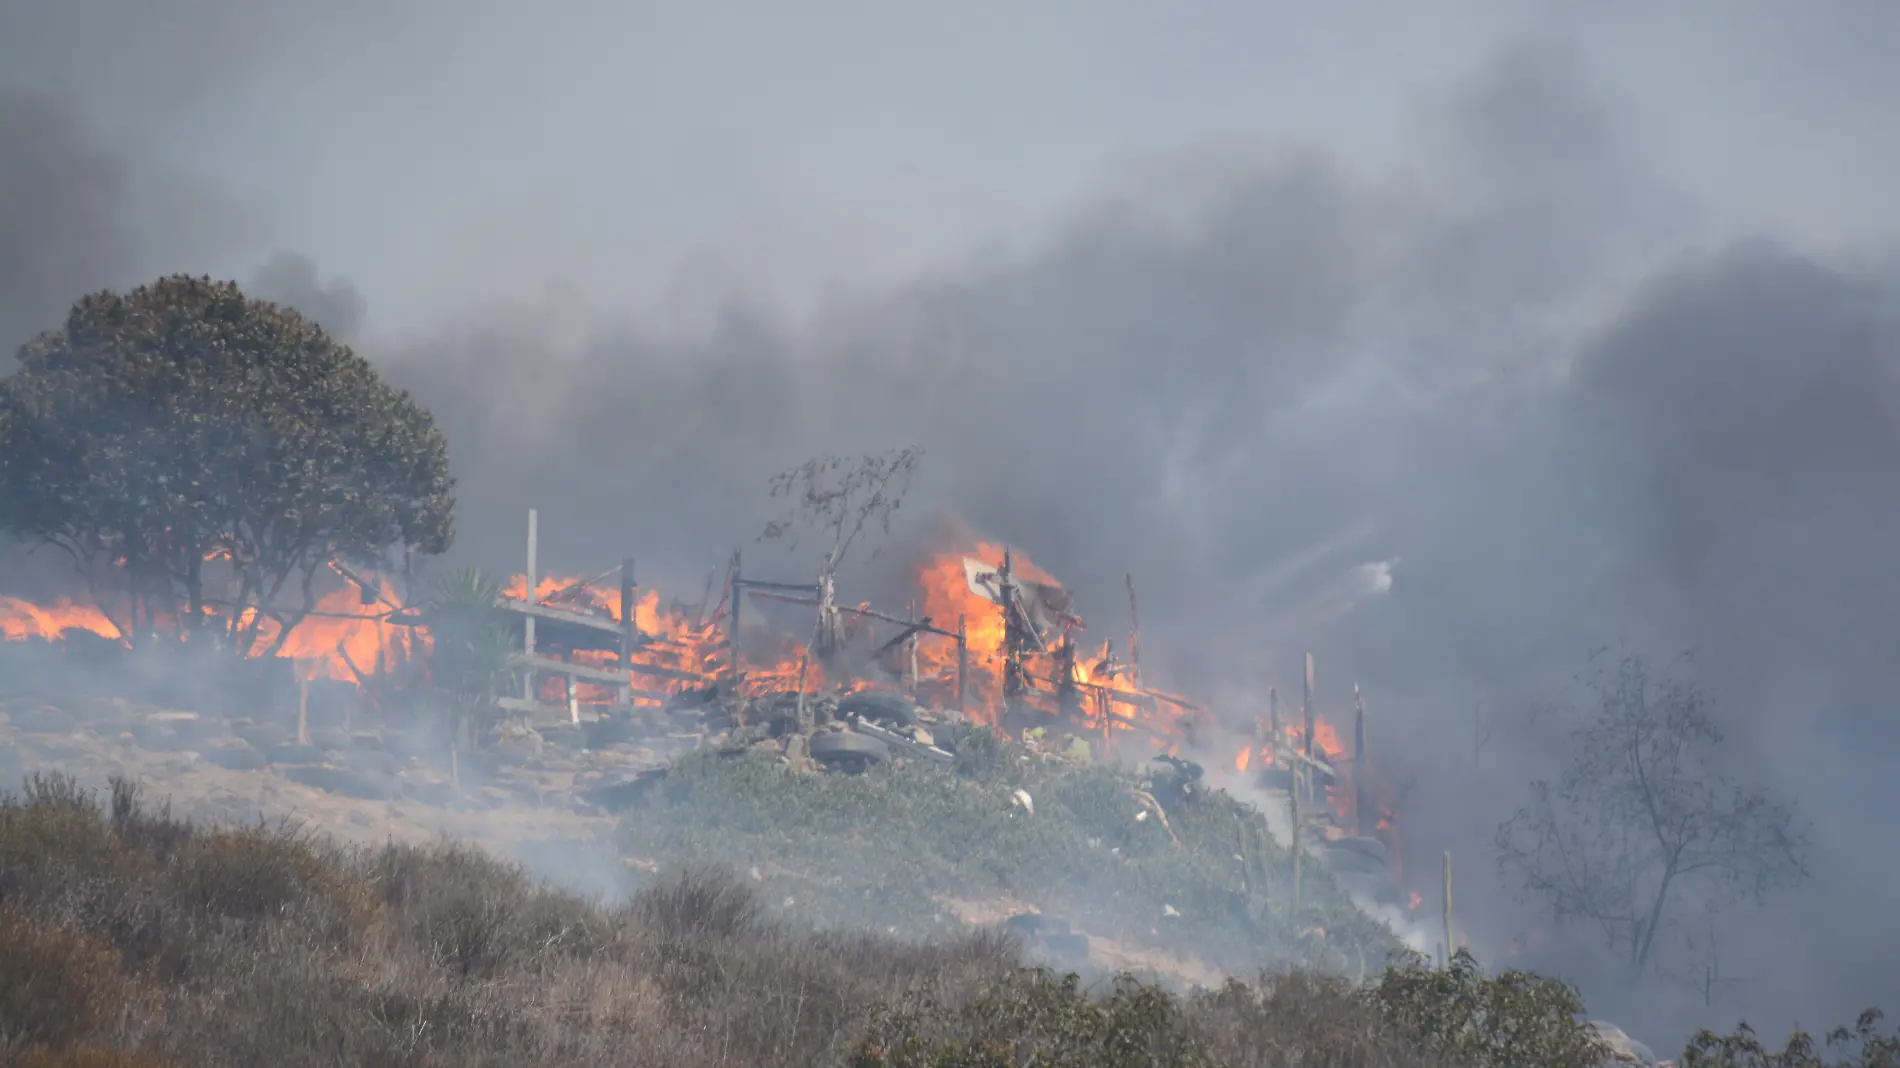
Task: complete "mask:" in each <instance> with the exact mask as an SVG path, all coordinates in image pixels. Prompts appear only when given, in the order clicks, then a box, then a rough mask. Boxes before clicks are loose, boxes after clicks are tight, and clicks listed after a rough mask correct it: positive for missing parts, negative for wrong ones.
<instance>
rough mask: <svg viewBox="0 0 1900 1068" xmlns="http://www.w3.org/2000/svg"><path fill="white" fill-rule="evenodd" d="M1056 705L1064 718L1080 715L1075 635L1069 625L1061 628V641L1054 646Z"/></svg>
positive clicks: (1080, 694) (1080, 691)
mask: <svg viewBox="0 0 1900 1068" xmlns="http://www.w3.org/2000/svg"><path fill="white" fill-rule="evenodd" d="M1052 681H1053V682H1054V683H1055V687H1056V707H1057V708H1058V709H1060V710H1061V713H1062V716H1063V718H1065V719H1071V720H1073V719H1077V718H1080V716H1081V715H1082V688H1081V687H1080V686H1079V685H1078V683H1079V681H1080V680H1078V679H1077V678H1076V675H1075V636H1074V634H1073V633H1072V629H1071V628H1070V627H1067V626H1065V627H1063V628H1062V642H1061V644H1059V645H1057V646H1056V655H1055V678H1054V679H1053V680H1052Z"/></svg>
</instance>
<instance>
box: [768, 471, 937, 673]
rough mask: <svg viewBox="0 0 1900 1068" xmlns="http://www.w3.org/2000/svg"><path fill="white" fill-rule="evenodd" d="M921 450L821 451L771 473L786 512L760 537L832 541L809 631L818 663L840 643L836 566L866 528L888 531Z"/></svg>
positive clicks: (792, 542) (794, 545)
mask: <svg viewBox="0 0 1900 1068" xmlns="http://www.w3.org/2000/svg"><path fill="white" fill-rule="evenodd" d="M923 455H924V451H923V449H921V448H917V447H915V446H911V447H908V448H903V449H893V450H890V451H888V452H884V453H875V454H866V455H863V456H859V457H855V458H843V457H837V456H821V457H818V458H817V459H813V460H807V461H805V462H804V463H802V464H799V465H798V466H797V467H794V468H791V469H789V470H786V471H781V472H779V473H778V474H776V475H773V476H772V496H773V498H774V499H779V500H783V501H784V502H785V511H784V514H783V515H781V516H779V517H778V518H776V519H773V520H771V521H770V522H768V523H766V525H765V530H764V531H763V532H761V533H760V535H759V540H761V541H773V540H783V541H786V542H787V543H788V545H789V547H790V548H792V549H794V550H795V549H797V548H798V534H799V532H800V531H807V532H810V533H815V534H817V535H818V536H819V537H820V538H823V539H825V540H826V541H828V542H829V543H830V546H829V548H828V549H827V550H826V552H825V557H824V561H823V562H822V563H821V564H820V565H819V569H818V622H817V626H816V628H815V629H814V631H813V635H812V652H813V653H814V654H815V655H816V656H817V657H818V658H819V660H820V661H821V662H826V661H829V660H830V659H831V657H832V656H833V655H834V654H835V653H836V652H837V651H838V649H839V647H840V646H841V645H842V643H843V633H844V628H843V625H842V622H841V619H840V616H839V613H838V603H837V593H836V579H837V574H838V568H839V567H840V566H841V565H843V563H844V561H845V557H846V554H848V553H849V552H850V551H851V547H852V546H853V545H855V544H857V542H858V540H859V539H860V538H861V537H862V536H863V535H864V534H865V532H866V529H867V528H876V529H877V530H878V531H879V532H881V533H884V534H889V533H890V530H891V517H892V516H893V515H895V514H896V512H897V509H898V507H899V506H900V505H901V504H902V503H903V500H904V493H905V491H907V490H908V489H909V488H910V478H911V475H912V474H913V473H914V472H915V471H916V470H917V462H918V461H919V460H921V459H922V458H923ZM872 555H873V556H875V555H876V554H875V552H874V553H873V554H872Z"/></svg>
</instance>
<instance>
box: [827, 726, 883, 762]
mask: <svg viewBox="0 0 1900 1068" xmlns="http://www.w3.org/2000/svg"><path fill="white" fill-rule="evenodd" d="M890 756H891V747H890V746H888V745H885V744H884V743H883V742H881V741H879V740H877V739H876V738H871V737H867V736H866V735H862V734H852V733H850V732H848V731H826V732H824V733H822V734H815V735H813V736H812V739H811V757H812V759H813V760H816V761H818V762H819V763H820V764H847V763H858V764H882V763H883V762H884V761H886V760H889V759H890Z"/></svg>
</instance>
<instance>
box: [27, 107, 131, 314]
mask: <svg viewBox="0 0 1900 1068" xmlns="http://www.w3.org/2000/svg"><path fill="white" fill-rule="evenodd" d="M0 144H5V145H6V146H7V148H6V151H5V153H4V154H0V345H5V346H7V347H8V351H9V352H11V346H13V345H16V344H18V343H20V342H22V341H25V340H26V339H27V338H30V337H32V336H33V335H34V334H35V333H38V332H39V331H40V330H44V329H47V328H48V327H51V326H53V325H55V324H56V323H57V322H58V321H59V318H60V315H61V313H62V312H64V311H65V309H66V307H67V306H68V305H70V304H71V303H72V301H73V298H74V297H75V296H76V295H78V294H79V293H83V292H86V291H88V290H90V289H92V288H96V287H98V286H100V285H101V284H103V283H107V282H114V281H117V280H118V274H119V269H120V267H121V265H122V264H123V263H124V262H125V260H126V259H127V258H128V254H129V251H130V249H129V245H130V241H129V237H128V235H127V233H126V232H125V227H124V225H123V219H122V214H121V211H120V205H121V202H122V198H123V197H124V195H125V184H126V175H125V171H124V168H123V167H122V166H121V165H120V164H119V162H118V161H117V160H115V159H113V158H112V157H111V156H109V155H107V154H105V153H103V152H101V151H100V150H99V149H98V148H96V147H95V146H94V145H92V144H91V143H90V142H89V141H88V139H87V138H86V137H85V135H84V133H83V131H82V130H80V129H79V127H78V125H77V123H76V122H75V120H74V118H73V116H72V115H71V114H70V113H69V112H67V111H66V110H65V109H63V108H62V107H60V105H59V104H58V103H56V102H54V101H53V100H50V99H47V98H45V97H40V96H32V95H27V94H23V93H17V92H7V91H5V90H4V89H0Z"/></svg>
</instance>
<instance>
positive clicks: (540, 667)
mask: <svg viewBox="0 0 1900 1068" xmlns="http://www.w3.org/2000/svg"><path fill="white" fill-rule="evenodd" d="M510 663H511V664H512V665H514V666H517V667H526V668H530V669H532V670H536V671H546V672H551V673H554V674H566V675H572V676H574V677H575V678H577V679H586V680H587V681H588V682H605V683H612V684H614V685H617V686H625V685H628V684H629V682H630V681H631V680H630V679H629V675H630V674H631V675H645V676H648V677H649V678H656V679H673V680H675V681H678V682H700V683H704V682H710V681H712V680H711V679H708V678H707V677H706V676H704V675H696V674H694V673H693V672H690V671H681V670H679V669H678V668H670V667H661V666H659V665H657V664H641V663H635V664H634V665H633V669H632V671H631V672H626V671H620V670H618V669H616V668H601V667H594V666H593V665H591V664H570V663H568V662H567V661H565V660H556V659H555V658H553V657H551V656H534V657H530V656H527V655H525V654H523V655H518V656H515V657H514V658H512V660H511V661H510Z"/></svg>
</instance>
